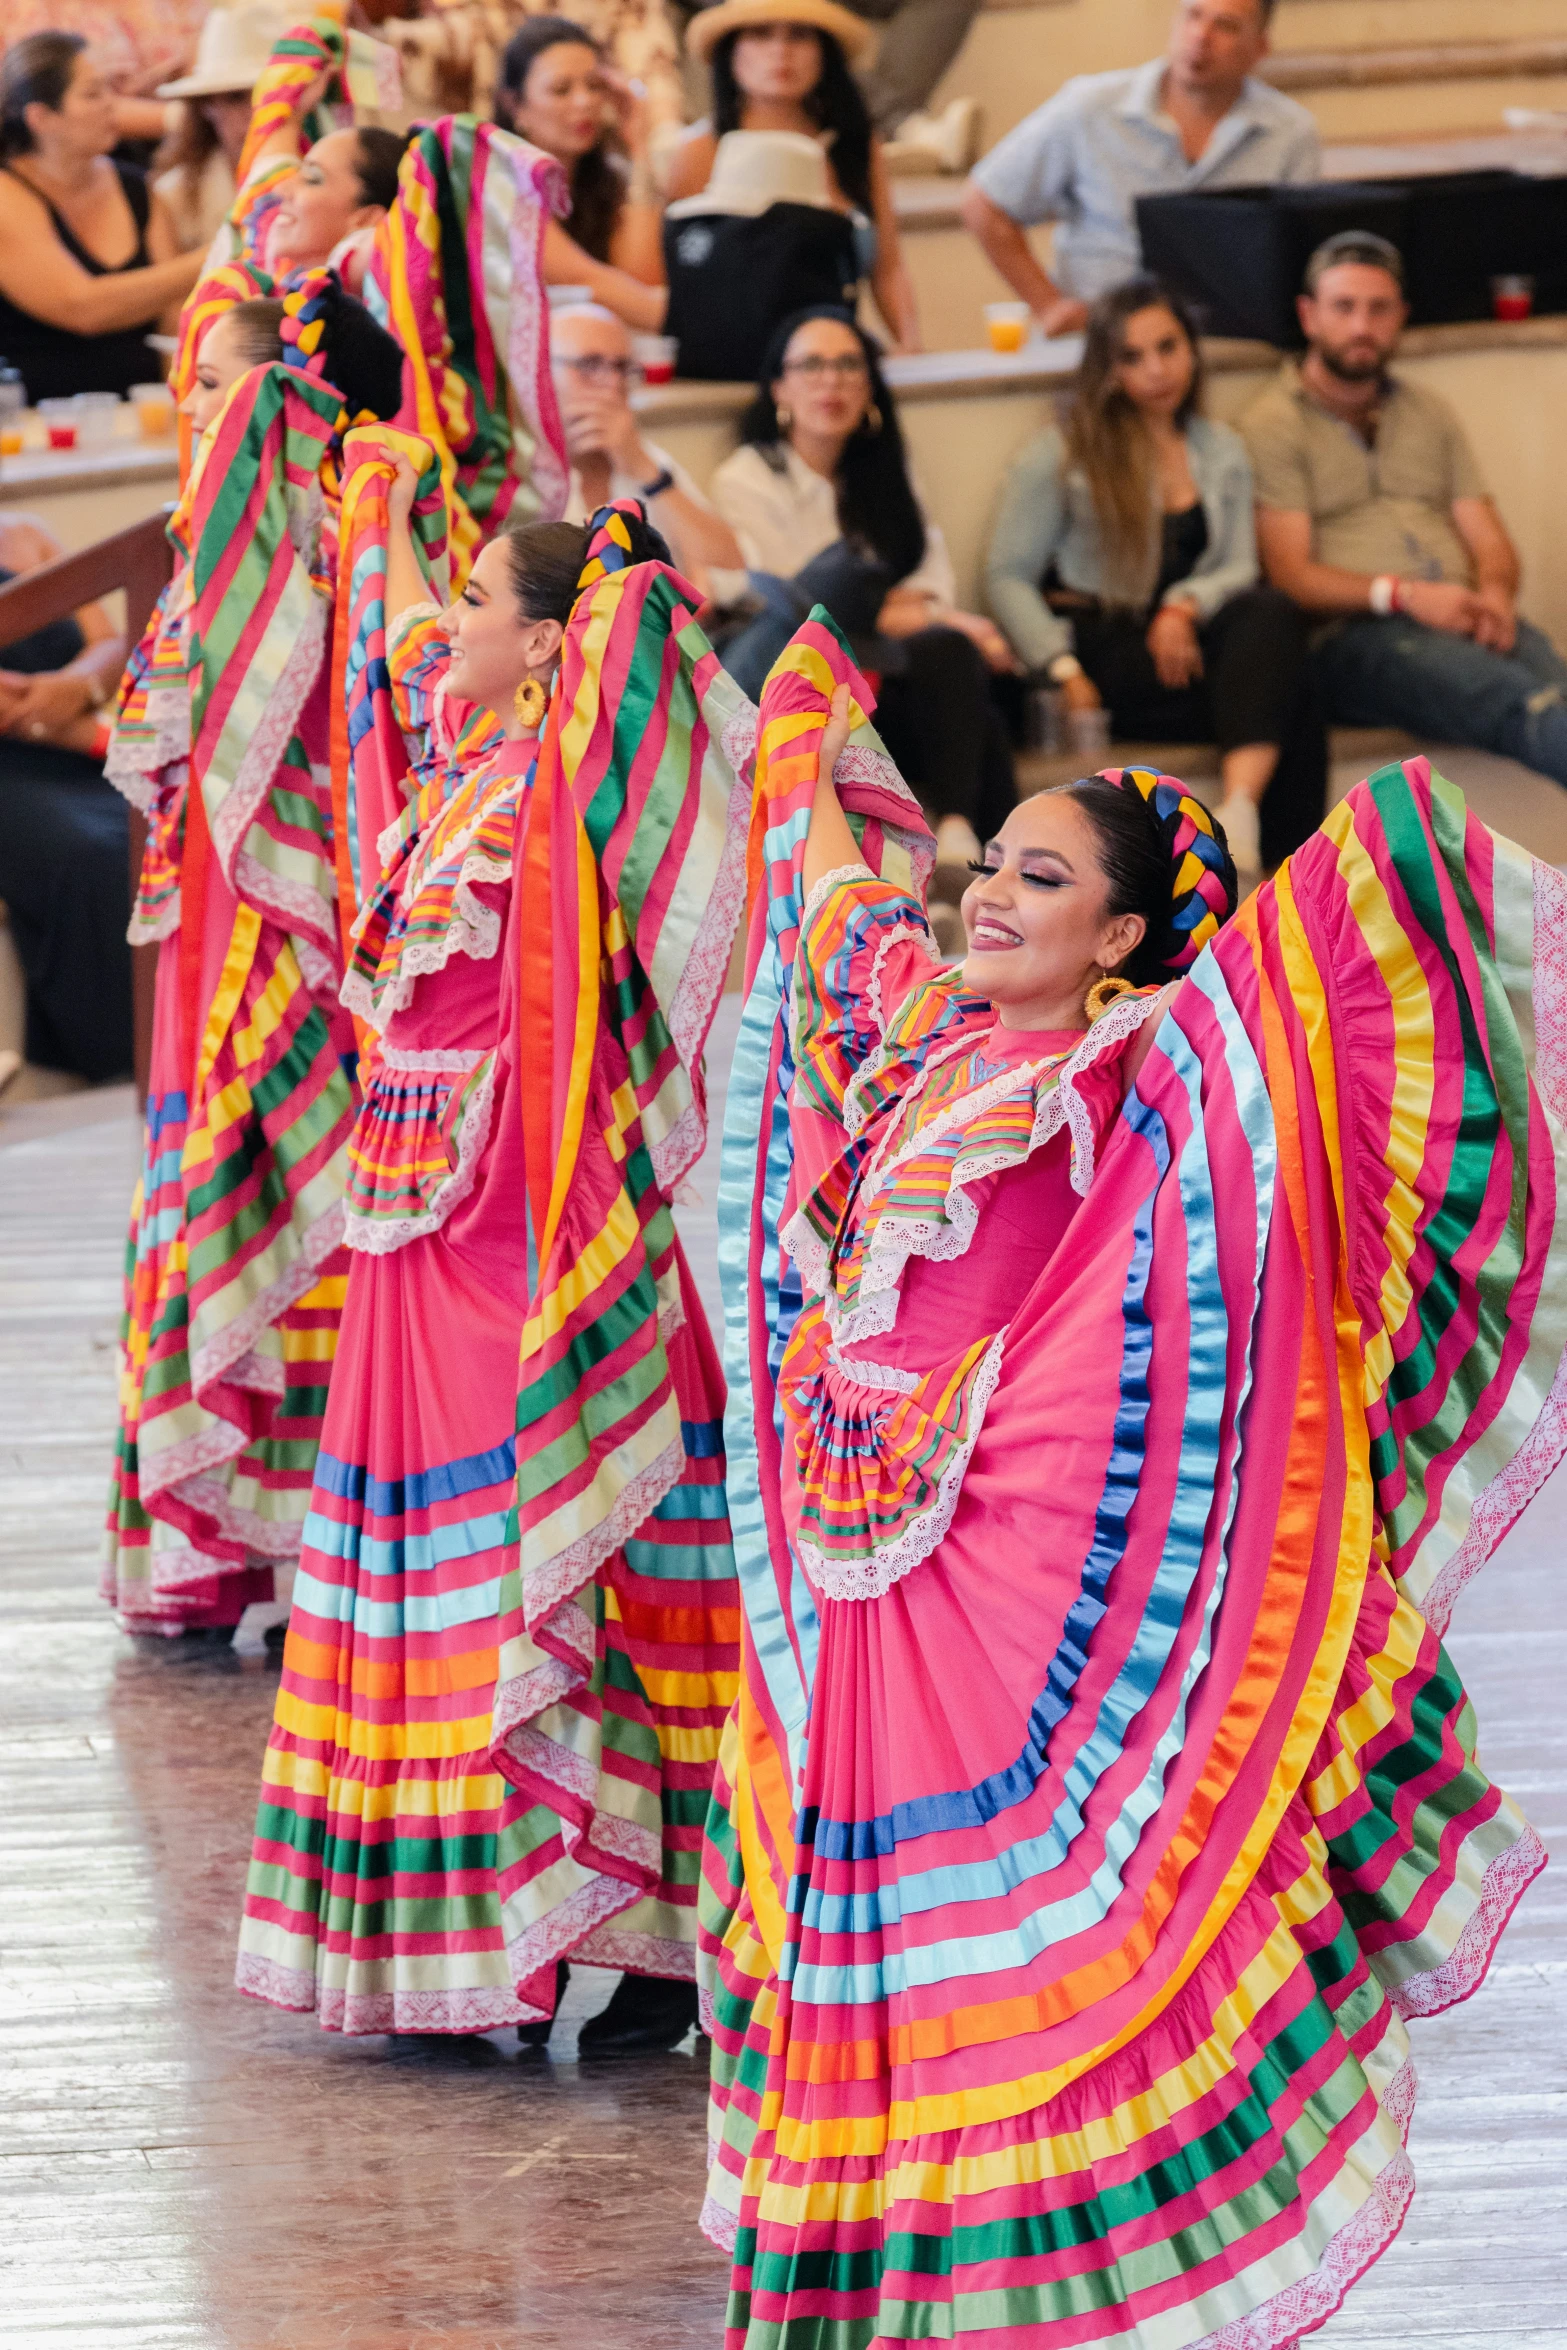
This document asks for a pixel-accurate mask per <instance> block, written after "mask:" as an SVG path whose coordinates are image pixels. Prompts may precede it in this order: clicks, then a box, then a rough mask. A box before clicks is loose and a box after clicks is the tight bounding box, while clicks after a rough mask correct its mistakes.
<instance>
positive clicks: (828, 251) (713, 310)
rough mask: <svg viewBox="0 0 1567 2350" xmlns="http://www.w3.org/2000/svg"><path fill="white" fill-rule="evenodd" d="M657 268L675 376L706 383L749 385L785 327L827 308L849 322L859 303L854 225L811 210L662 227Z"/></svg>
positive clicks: (701, 218) (723, 215)
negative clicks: (798, 314) (802, 313)
mask: <svg viewBox="0 0 1567 2350" xmlns="http://www.w3.org/2000/svg"><path fill="white" fill-rule="evenodd" d="M664 267H665V271H666V273H667V275H668V278H669V311H668V315H667V317H666V318H665V321H664V332H665V333H666V334H669V335H673V336H674V337H675V340H676V341H677V343H678V344H679V346H680V354H679V357H678V358H677V360H676V362H675V372H676V374H677V375H682V376H696V377H700V378H702V379H703V380H704V381H706V382H719V383H755V381H756V377H757V371H758V369H759V368H760V366H761V364H762V359H763V356H764V355H765V353H766V350H767V346H768V343H769V342H770V341H771V339H772V335H773V330H774V328H775V327H776V326H777V325H778V324H779V322H780V321H781V320H782V319H785V318H788V317H789V316H790V315H791V313H792V312H794V311H796V310H809V309H812V308H814V307H815V306H816V305H818V304H820V303H824V302H830V303H835V304H837V305H838V306H839V307H841V308H842V309H845V310H848V311H851V312H852V311H853V309H854V305H855V300H856V298H857V296H858V293H859V263H858V259H857V256H856V253H855V244H854V224H853V222H852V221H851V220H850V219H849V216H848V214H847V213H843V212H829V211H827V210H826V209H825V208H824V207H822V206H820V205H816V204H769V205H768V207H767V210H766V211H765V212H758V213H756V214H754V215H751V214H746V213H734V212H697V213H686V214H684V215H683V216H682V217H681V218H679V219H676V220H666V221H665V223H664Z"/></svg>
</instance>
